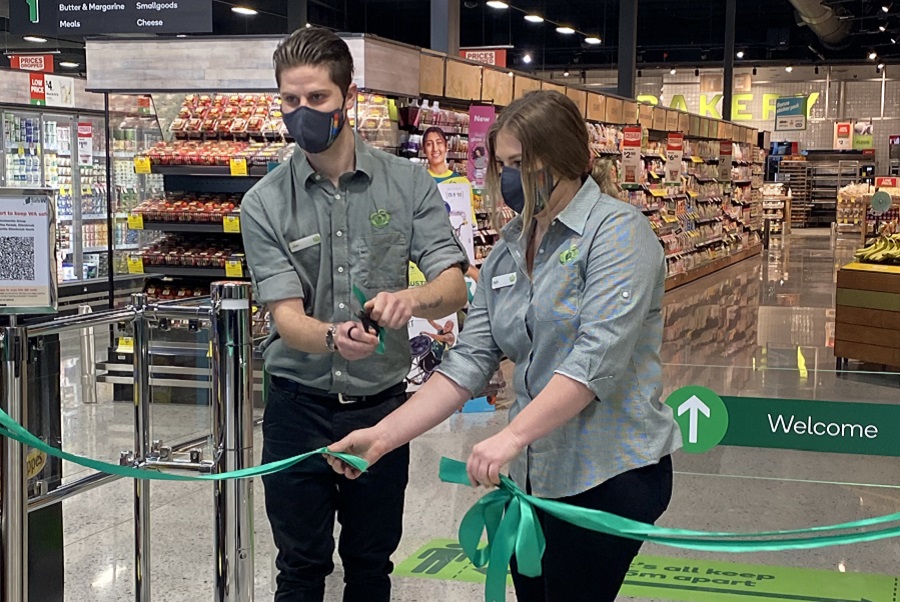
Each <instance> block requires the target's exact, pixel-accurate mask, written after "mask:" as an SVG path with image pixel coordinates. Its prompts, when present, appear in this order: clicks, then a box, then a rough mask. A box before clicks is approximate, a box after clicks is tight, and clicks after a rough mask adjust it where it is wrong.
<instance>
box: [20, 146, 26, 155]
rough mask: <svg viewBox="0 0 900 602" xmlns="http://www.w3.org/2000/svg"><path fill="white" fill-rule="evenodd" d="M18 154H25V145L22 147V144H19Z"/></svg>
mask: <svg viewBox="0 0 900 602" xmlns="http://www.w3.org/2000/svg"><path fill="white" fill-rule="evenodd" d="M19 154H20V155H24V154H25V147H24V146H20V147H19Z"/></svg>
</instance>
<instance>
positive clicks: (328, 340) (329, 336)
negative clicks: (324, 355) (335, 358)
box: [325, 324, 337, 353]
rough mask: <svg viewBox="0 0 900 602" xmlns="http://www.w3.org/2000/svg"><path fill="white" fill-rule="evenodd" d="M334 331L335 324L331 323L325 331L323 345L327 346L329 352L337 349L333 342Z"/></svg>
mask: <svg viewBox="0 0 900 602" xmlns="http://www.w3.org/2000/svg"><path fill="white" fill-rule="evenodd" d="M335 333H337V324H332V325H331V326H330V327H329V328H328V330H327V331H326V332H325V347H327V348H328V351H329V353H334V352H335V351H337V345H336V344H335V342H334V335H335Z"/></svg>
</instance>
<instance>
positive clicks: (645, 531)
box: [440, 458, 900, 602]
mask: <svg viewBox="0 0 900 602" xmlns="http://www.w3.org/2000/svg"><path fill="white" fill-rule="evenodd" d="M440 477H441V480H442V481H444V482H445V483H455V484H458V485H469V486H471V483H470V481H469V476H468V474H467V472H466V465H465V463H463V462H459V461H457V460H451V459H449V458H442V459H441V468H440ZM500 481H501V483H500V487H499V488H497V489H496V490H494V491H491V492H490V493H488V494H487V495H485V496H484V497H482V498H481V499H480V500H479V501H478V502H477V503H476V504H475V505H474V506H473V507H472V508H471V509H470V510H469V511H468V512H467V513H466V515H465V517H463V520H462V522H461V523H460V526H459V543H460V545H461V546H462V548H463V551H465V553H466V555H467V556H468V557H469V559H470V560H471V561H472V563H473V564H474V565H475V566H477V567H485V566H487V578H486V582H485V600H486V601H487V602H502V601H503V600H505V598H506V576H507V568H508V567H509V563H510V559H511V558H512V556H513V554H515V556H516V562H517V564H518V570H519V572H520V573H521V574H522V575H524V576H526V577H537V576H540V574H541V559H542V557H543V555H544V550H545V549H546V542H545V540H544V534H543V531H542V530H541V525H540V522H539V521H538V519H537V513H536V512H535V509H540V510H542V511H544V512H546V513H547V514H550V515H552V516H554V517H556V518H558V519H560V520H564V521H566V522H568V523H571V524H573V525H576V526H578V527H581V528H584V529H590V530H591V531H596V532H598V533H606V534H608V535H614V536H618V537H625V538H628V539H638V540H643V541H649V542H652V543H657V544H662V545H667V546H672V547H677V548H685V549H689V550H702V551H705V552H778V551H784V550H803V549H815V548H824V547H830V546H836V545H846V544H853V543H864V542H870V541H878V540H881V539H888V538H891V537H897V536H900V526H897V525H895V526H890V527H883V528H880V529H875V530H870V531H867V532H865V533H844V534H822V535H820V534H821V533H829V532H835V531H847V530H851V529H861V528H866V527H873V526H877V525H884V524H886V523H895V522H898V521H900V512H898V513H894V514H888V515H884V516H878V517H875V518H867V519H863V520H858V521H852V522H847V523H840V524H836V525H826V526H821V527H810V528H806V529H794V530H788V531H763V532H758V533H728V532H708V531H693V530H688V529H670V528H665V527H657V526H655V525H649V524H646V523H641V522H638V521H635V520H631V519H628V518H623V517H621V516H617V515H615V514H610V513H608V512H603V511H601V510H589V509H587V508H579V507H577V506H572V505H570V504H564V503H562V502H557V501H554V500H545V499H541V498H537V497H534V496H531V495H528V494H526V493H525V492H524V491H522V490H521V489H520V488H519V487H518V486H517V485H516V484H515V483H514V482H513V481H512V480H511V479H509V478H508V477H505V476H501V477H500ZM485 532H487V540H488V543H487V545H486V546H485V547H480V545H481V541H482V536H483V534H484V533H485ZM791 535H805V536H806V537H788V536H791Z"/></svg>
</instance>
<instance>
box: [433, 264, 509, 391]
mask: <svg viewBox="0 0 900 602" xmlns="http://www.w3.org/2000/svg"><path fill="white" fill-rule="evenodd" d="M484 272H489V270H487V269H486V270H484ZM483 275H484V273H483ZM487 282H490V278H489V277H487V276H485V278H482V279H481V284H480V285H479V286H477V287H476V288H475V298H474V299H473V300H472V304H471V306H470V307H469V311H468V313H467V314H466V323H465V326H464V327H463V329H462V332H460V333H459V339H458V340H457V342H456V345H455V346H454V347H452V348H451V349H450V350H449V351H448V352H447V353H446V354H445V355H444V359H443V361H442V362H441V364H440V366H438V368H437V372H440V373H441V374H443V375H444V376H446V377H447V378H449V379H450V380H452V381H453V382H455V383H456V384H458V385H459V386H460V387H462V388H464V389H466V390H467V391H469V392H470V393H472V394H473V395H474V394H478V393H481V392H482V391H483V390H484V388H485V387H486V386H487V384H488V381H489V380H490V379H491V376H493V375H494V372H496V371H497V368H498V367H499V366H500V360H501V359H502V358H503V352H502V351H501V350H500V348H499V347H498V346H497V342H496V341H495V340H494V335H493V334H492V332H491V317H490V311H489V310H488V306H487V300H488V299H487V296H488V291H487Z"/></svg>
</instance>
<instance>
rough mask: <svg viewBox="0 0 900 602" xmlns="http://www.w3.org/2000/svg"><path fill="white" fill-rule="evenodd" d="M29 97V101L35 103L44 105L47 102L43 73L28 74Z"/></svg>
mask: <svg viewBox="0 0 900 602" xmlns="http://www.w3.org/2000/svg"><path fill="white" fill-rule="evenodd" d="M28 97H29V99H30V101H29V102H30V103H31V104H33V105H37V106H44V105H46V104H47V94H46V92H45V90H44V74H43V73H32V74H31V75H29V76H28Z"/></svg>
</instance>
